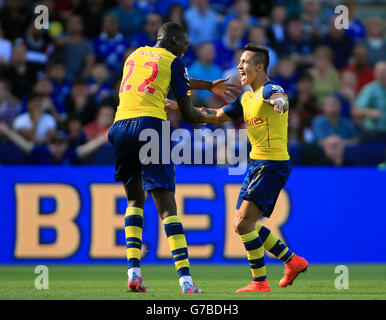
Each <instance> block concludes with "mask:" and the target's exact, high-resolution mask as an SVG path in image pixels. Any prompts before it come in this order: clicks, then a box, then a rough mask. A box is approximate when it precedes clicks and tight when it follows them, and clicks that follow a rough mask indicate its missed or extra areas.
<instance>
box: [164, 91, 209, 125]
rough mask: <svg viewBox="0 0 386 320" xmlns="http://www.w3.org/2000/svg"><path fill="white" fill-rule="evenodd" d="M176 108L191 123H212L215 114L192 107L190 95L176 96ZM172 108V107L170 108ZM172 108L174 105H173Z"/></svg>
mask: <svg viewBox="0 0 386 320" xmlns="http://www.w3.org/2000/svg"><path fill="white" fill-rule="evenodd" d="M177 105H178V110H180V112H181V115H182V118H183V119H184V120H185V121H188V122H191V123H198V124H199V123H212V121H213V119H214V117H215V114H214V113H212V112H209V111H207V109H204V110H201V109H198V108H193V106H192V100H191V98H190V96H184V97H179V98H177ZM171 110H173V109H171ZM174 110H176V109H175V107H174Z"/></svg>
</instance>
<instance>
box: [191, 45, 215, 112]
mask: <svg viewBox="0 0 386 320" xmlns="http://www.w3.org/2000/svg"><path fill="white" fill-rule="evenodd" d="M198 57H199V60H197V61H196V62H194V63H193V64H192V65H191V67H190V68H189V76H190V77H192V78H196V79H204V80H216V79H220V78H222V70H221V68H220V67H219V66H218V65H216V64H215V63H214V62H213V60H214V57H215V48H214V46H213V44H212V43H210V42H206V43H203V44H201V46H200V48H199V50H198ZM194 94H195V98H196V103H197V104H196V105H197V106H198V105H200V104H201V106H202V104H203V103H204V104H206V105H208V104H210V101H209V99H210V98H211V97H212V94H211V93H210V92H209V91H203V90H199V91H196V92H194Z"/></svg>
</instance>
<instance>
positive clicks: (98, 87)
mask: <svg viewBox="0 0 386 320" xmlns="http://www.w3.org/2000/svg"><path fill="white" fill-rule="evenodd" d="M88 92H89V94H90V95H91V97H92V99H93V100H94V102H95V104H99V103H101V102H102V100H103V98H109V97H112V96H113V94H114V89H113V87H112V85H111V83H110V79H109V73H108V71H107V69H106V66H105V65H104V64H103V63H97V64H95V66H94V67H93V69H92V71H91V77H90V78H89V79H88Z"/></svg>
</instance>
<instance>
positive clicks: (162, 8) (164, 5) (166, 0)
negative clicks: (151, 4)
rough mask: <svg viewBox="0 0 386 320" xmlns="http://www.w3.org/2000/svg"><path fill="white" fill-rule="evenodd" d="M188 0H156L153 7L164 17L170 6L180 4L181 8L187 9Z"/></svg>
mask: <svg viewBox="0 0 386 320" xmlns="http://www.w3.org/2000/svg"><path fill="white" fill-rule="evenodd" d="M189 2H190V0H162V1H156V4H155V8H156V12H158V13H159V14H160V15H161V16H163V17H165V16H166V15H167V14H168V12H169V10H170V8H171V7H172V6H174V5H178V6H181V8H183V10H187V9H188V8H189Z"/></svg>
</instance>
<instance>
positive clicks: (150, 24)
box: [131, 13, 162, 48]
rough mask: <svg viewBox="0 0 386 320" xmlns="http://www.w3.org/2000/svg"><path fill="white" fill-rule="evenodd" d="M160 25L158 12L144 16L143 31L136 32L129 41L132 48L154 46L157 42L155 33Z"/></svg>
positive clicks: (160, 18) (160, 20)
mask: <svg viewBox="0 0 386 320" xmlns="http://www.w3.org/2000/svg"><path fill="white" fill-rule="evenodd" d="M161 26H162V17H161V16H160V15H159V14H158V13H149V14H148V15H147V16H146V23H145V32H141V33H138V34H136V35H135V36H134V37H133V40H132V41H131V47H132V48H138V47H143V46H150V47H152V46H154V45H155V44H156V42H157V33H158V30H159V28H161Z"/></svg>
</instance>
